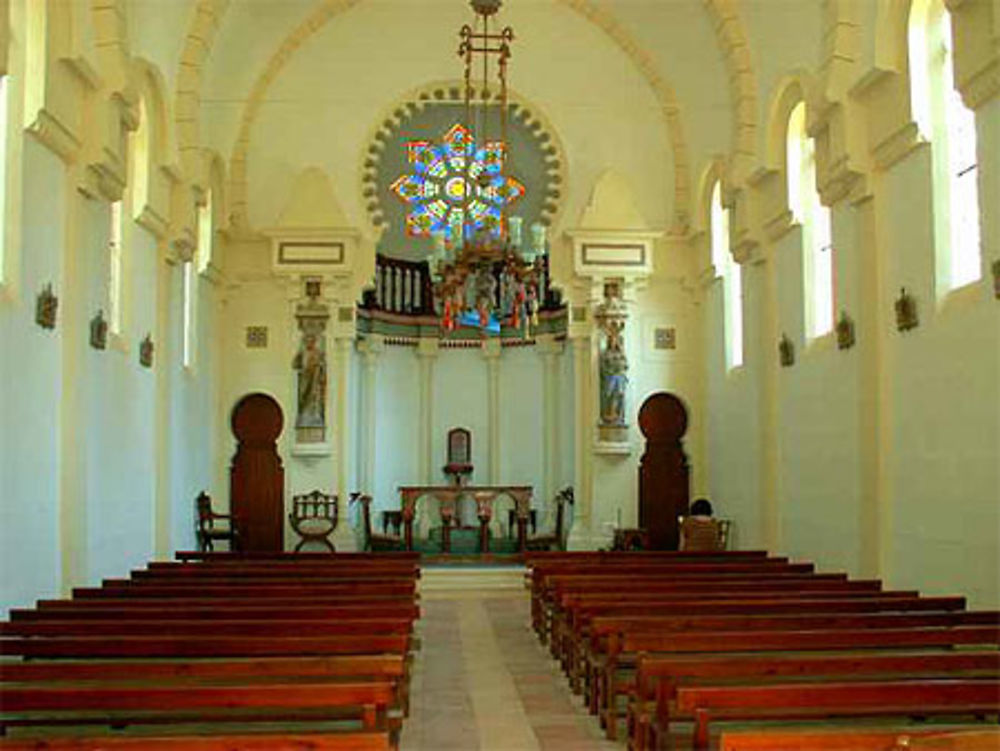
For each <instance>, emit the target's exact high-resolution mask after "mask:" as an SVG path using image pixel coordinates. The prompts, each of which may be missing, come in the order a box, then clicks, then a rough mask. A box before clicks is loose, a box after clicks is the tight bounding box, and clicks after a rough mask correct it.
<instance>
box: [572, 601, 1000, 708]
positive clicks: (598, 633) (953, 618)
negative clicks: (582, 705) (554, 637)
mask: <svg viewBox="0 0 1000 751" xmlns="http://www.w3.org/2000/svg"><path fill="white" fill-rule="evenodd" d="M998 624H1000V613H998V612H996V611H979V612H962V613H877V614H872V613H856V614H831V613H817V614H813V615H780V616H779V615H759V616H745V615H743V616H704V617H702V616H678V617H674V616H668V617H660V616H639V617H632V616H630V617H625V618H622V617H606V616H599V617H596V618H594V619H593V620H592V621H591V622H590V630H589V634H588V637H587V640H586V641H585V642H584V641H583V640H581V644H580V645H579V646H578V648H577V651H576V652H575V653H574V660H575V661H576V664H575V665H574V666H571V667H574V668H575V669H576V671H577V673H576V675H575V676H571V679H575V681H576V682H580V681H581V680H582V678H583V677H584V676H593V671H594V670H597V669H599V668H600V667H601V664H602V661H601V658H602V655H603V654H604V653H605V652H606V650H607V640H608V639H609V638H610V637H611V635H612V634H618V633H626V632H627V633H642V632H650V633H657V634H662V633H671V632H673V633H676V632H693V633H698V632H713V631H723V632H725V631H747V632H756V631H807V630H814V631H816V630H833V629H848V630H858V629H918V628H932V627H955V626H977V625H978V626H990V625H994V626H996V625H998ZM751 638H752V637H751ZM592 680H596V676H594V677H592ZM607 688H608V690H607V693H606V694H605V696H604V697H603V698H604V703H603V705H599V704H598V697H597V696H596V692H594V691H591V692H589V693H588V705H589V707H590V709H591V711H592V712H595V713H596V712H601V713H602V718H604V719H605V721H606V722H614V720H615V717H616V710H617V698H618V696H620V695H621V694H623V693H625V692H626V691H627V690H628V688H630V685H629V684H628V683H622V682H619V681H615V682H614V683H613V684H611V685H610V686H608V687H607Z"/></svg>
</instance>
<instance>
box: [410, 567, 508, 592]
mask: <svg viewBox="0 0 1000 751" xmlns="http://www.w3.org/2000/svg"><path fill="white" fill-rule="evenodd" d="M525 572H526V569H525V567H524V566H454V565H451V566H433V565H431V566H423V567H421V570H420V577H421V578H420V583H419V588H420V591H421V592H441V591H451V590H462V589H466V590H477V591H483V590H512V589H513V590H524V576H525Z"/></svg>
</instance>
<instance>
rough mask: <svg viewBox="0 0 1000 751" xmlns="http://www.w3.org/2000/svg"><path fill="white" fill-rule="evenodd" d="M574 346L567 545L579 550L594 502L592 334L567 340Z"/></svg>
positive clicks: (586, 544)
mask: <svg viewBox="0 0 1000 751" xmlns="http://www.w3.org/2000/svg"><path fill="white" fill-rule="evenodd" d="M570 341H571V342H572V346H573V382H574V387H575V388H574V392H573V401H574V414H575V416H576V435H575V436H574V439H573V454H574V456H575V459H576V461H575V468H574V472H573V489H574V492H575V497H576V500H575V503H574V510H573V526H572V528H571V529H570V535H569V547H570V549H573V550H581V549H585V548H587V547H589V545H590V540H591V536H592V531H591V528H590V527H591V507H592V505H593V498H592V496H593V484H592V471H591V470H592V465H593V454H592V448H593V446H592V444H593V440H594V408H593V399H592V398H591V397H592V394H593V388H592V377H593V371H594V367H593V365H594V351H593V350H594V345H593V336H592V334H591V333H590V332H589V331H588V332H587V333H585V334H584V333H580V334H578V335H576V336H574V337H572V339H571V340H570Z"/></svg>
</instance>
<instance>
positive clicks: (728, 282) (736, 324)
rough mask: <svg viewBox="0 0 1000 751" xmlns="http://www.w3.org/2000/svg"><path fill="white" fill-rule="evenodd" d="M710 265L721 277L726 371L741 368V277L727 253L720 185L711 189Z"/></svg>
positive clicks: (726, 220)
mask: <svg viewBox="0 0 1000 751" xmlns="http://www.w3.org/2000/svg"><path fill="white" fill-rule="evenodd" d="M710 219H711V221H710V225H711V234H712V263H713V264H714V265H715V270H716V272H717V273H718V274H719V275H720V276H721V277H722V300H723V301H722V307H723V324H722V331H723V340H724V341H725V347H726V368H727V369H732V368H738V367H739V366H740V365H742V364H743V278H742V277H743V275H742V268H741V267H740V265H739V264H738V263H736V262H735V261H734V260H733V256H732V254H731V253H730V252H729V210H728V209H726V208H725V207H723V205H722V182H721V181H719V182H716V183H715V187H714V188H713V189H712V208H711V217H710Z"/></svg>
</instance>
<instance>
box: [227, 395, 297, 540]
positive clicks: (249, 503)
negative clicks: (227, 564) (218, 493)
mask: <svg viewBox="0 0 1000 751" xmlns="http://www.w3.org/2000/svg"><path fill="white" fill-rule="evenodd" d="M283 424H284V418H283V416H282V413H281V407H280V406H279V405H278V403H277V402H276V401H275V400H274V399H272V398H271V397H270V396H267V395H266V394H249V395H247V396H245V397H243V398H242V399H240V401H239V402H238V403H237V404H236V406H235V407H234V408H233V414H232V419H231V425H232V430H233V435H234V436H235V437H236V440H237V448H236V454H235V455H234V456H233V463H232V467H231V469H230V474H229V479H230V488H229V492H230V504H231V508H232V514H233V516H234V518H235V524H236V528H237V529H238V530H239V535H240V541H241V545H242V548H243V550H244V551H250V552H257V551H267V552H277V551H281V550H283V549H284V524H285V518H284V516H285V515H284V505H285V504H284V487H285V470H284V468H283V467H282V464H281V457H280V456H278V447H277V440H278V436H279V435H281V429H282V426H283Z"/></svg>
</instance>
